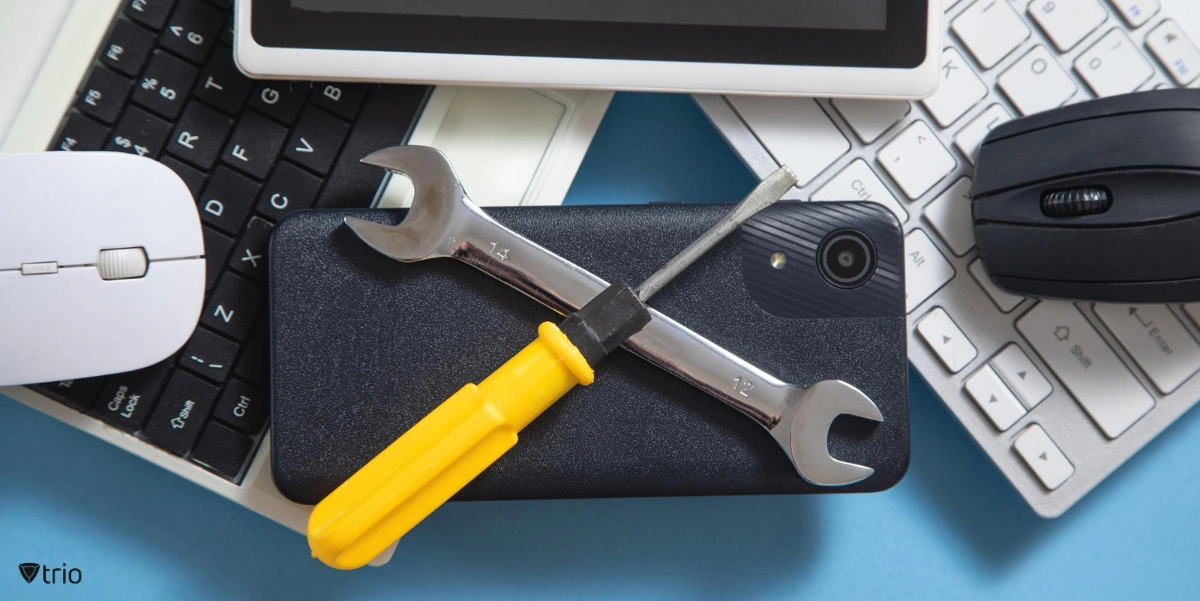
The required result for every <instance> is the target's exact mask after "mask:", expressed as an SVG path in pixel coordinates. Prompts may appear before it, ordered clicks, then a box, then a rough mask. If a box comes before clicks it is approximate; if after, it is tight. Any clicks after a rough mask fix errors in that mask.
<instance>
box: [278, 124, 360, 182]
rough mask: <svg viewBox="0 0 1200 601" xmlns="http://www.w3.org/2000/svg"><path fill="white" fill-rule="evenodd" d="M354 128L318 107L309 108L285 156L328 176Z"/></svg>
mask: <svg viewBox="0 0 1200 601" xmlns="http://www.w3.org/2000/svg"><path fill="white" fill-rule="evenodd" d="M349 131H350V126H349V125H348V124H346V122H345V121H342V120H341V119H338V118H337V117H334V116H332V115H330V114H329V113H326V112H325V111H322V110H320V109H317V108H313V107H309V108H308V109H307V110H305V111H304V115H302V116H301V117H300V123H298V124H296V127H294V128H293V129H292V136H291V137H290V138H288V142H287V145H286V146H284V150H283V156H285V157H287V158H289V159H291V160H293V161H295V162H297V163H299V164H300V165H303V166H305V167H308V168H309V169H312V170H313V171H316V172H317V173H320V174H321V175H325V174H327V173H329V168H330V167H331V166H332V165H333V160H334V159H335V158H337V153H338V150H340V149H341V147H342V142H344V141H345V140H346V133H347V132H349Z"/></svg>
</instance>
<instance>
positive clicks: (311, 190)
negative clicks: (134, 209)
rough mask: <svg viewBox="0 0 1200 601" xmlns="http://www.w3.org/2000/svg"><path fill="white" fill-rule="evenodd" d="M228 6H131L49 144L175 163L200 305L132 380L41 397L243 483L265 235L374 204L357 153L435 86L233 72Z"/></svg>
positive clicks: (172, 1)
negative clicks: (261, 77) (169, 351)
mask: <svg viewBox="0 0 1200 601" xmlns="http://www.w3.org/2000/svg"><path fill="white" fill-rule="evenodd" d="M230 12H231V2H230V1H229V0H225V1H220V0H128V1H127V2H126V6H125V8H124V11H123V12H122V14H120V15H118V16H117V18H116V19H115V20H114V22H113V24H112V28H111V30H110V33H109V35H108V39H107V41H106V42H105V43H104V44H102V45H101V47H100V51H99V53H98V54H97V57H96V60H95V61H94V64H93V66H92V68H91V71H90V72H89V73H88V75H87V76H86V77H85V79H84V83H83V86H82V88H81V89H80V92H79V95H78V99H77V101H76V102H75V105H74V106H73V108H72V109H71V110H70V111H69V112H68V114H67V115H66V116H65V117H64V119H63V124H62V127H61V129H60V131H59V134H58V136H57V138H56V140H55V142H54V144H53V145H52V147H51V150H75V151H80V150H109V151H119V152H129V153H136V154H139V155H142V156H146V157H150V158H154V159H157V160H159V161H160V162H162V163H163V164H165V165H167V166H168V167H170V168H171V169H173V170H174V171H175V172H176V173H178V174H179V176H180V177H181V178H182V179H183V181H184V182H185V183H186V184H187V186H188V188H189V189H190V190H191V191H192V195H193V196H195V198H196V202H197V205H198V207H199V210H200V216H201V220H202V222H203V228H204V246H205V254H206V256H207V268H208V272H207V273H208V282H207V293H206V298H205V303H204V312H203V313H202V315H201V318H200V326H199V327H197V328H196V331H195V333H194V334H193V335H192V337H191V339H190V340H189V341H188V343H187V344H186V345H185V346H184V348H183V349H182V350H181V351H180V352H179V353H178V354H177V355H176V356H174V357H172V358H171V359H169V360H167V361H164V362H162V363H159V364H157V365H153V366H150V367H147V368H145V369H140V370H138V371H134V372H129V373H124V374H116V375H110V376H104V377H97V378H87V379H82V380H72V381H64V382H52V383H46V384H38V385H35V386H33V387H32V388H33V389H35V390H37V391H39V392H42V393H44V394H46V395H47V396H50V397H51V398H54V399H55V400H57V401H60V402H62V403H64V404H66V405H68V406H70V407H73V408H75V409H77V410H79V411H82V412H84V413H86V414H88V415H91V416H94V417H96V418H98V419H101V420H103V421H104V422H106V423H108V424H110V425H112V426H114V427H116V428H119V429H121V430H124V431H126V432H128V433H130V434H132V435H134V436H137V437H138V438H141V439H142V440H144V441H146V442H148V443H150V444H153V445H155V446H157V447H159V448H162V449H164V450H166V451H169V452H171V453H174V454H176V455H179V456H181V457H184V458H187V459H190V460H191V461H193V462H195V463H197V464H199V465H201V466H203V467H205V468H207V469H208V470H210V471H212V472H214V473H216V474H218V475H220V476H222V477H224V478H227V479H229V480H231V481H233V482H240V481H241V478H242V476H243V474H244V472H245V469H246V467H247V464H248V463H249V461H248V460H249V458H250V457H251V456H253V453H254V450H255V449H256V448H257V447H258V443H259V441H261V440H262V437H263V435H264V433H265V431H266V423H267V414H268V391H267V385H268V366H267V361H268V354H267V318H266V315H265V313H266V310H265V307H266V294H267V289H266V282H267V279H266V274H267V268H268V266H267V240H268V237H269V236H270V233H271V228H272V227H273V226H274V224H275V222H277V221H278V220H280V219H282V218H283V217H284V216H286V215H288V214H289V213H291V212H293V211H297V210H301V209H308V208H312V207H329V208H348V207H365V206H368V205H369V204H370V203H371V201H372V200H373V199H374V196H375V192H376V190H377V188H378V187H379V184H380V183H381V181H382V176H381V174H380V173H379V172H378V170H376V169H373V168H370V167H367V166H364V165H362V164H360V163H359V162H358V160H359V159H360V158H361V157H363V156H365V155H366V154H368V153H370V152H371V151H374V150H377V149H379V148H383V147H386V146H392V145H396V144H401V143H403V142H404V141H405V140H407V139H408V135H409V133H410V132H411V128H412V125H413V124H414V123H415V121H416V118H417V116H418V115H419V114H420V111H421V109H422V107H423V106H424V103H425V98H426V97H427V95H428V92H429V88H427V87H425V86H400V85H369V84H356V83H326V82H320V83H309V82H282V81H255V80H251V79H248V78H246V77H245V76H244V75H242V74H241V73H240V72H239V71H238V70H237V68H236V67H235V66H234V63H233V49H232V47H231V43H232V30H231V29H230V28H231V26H232V20H231V17H230Z"/></svg>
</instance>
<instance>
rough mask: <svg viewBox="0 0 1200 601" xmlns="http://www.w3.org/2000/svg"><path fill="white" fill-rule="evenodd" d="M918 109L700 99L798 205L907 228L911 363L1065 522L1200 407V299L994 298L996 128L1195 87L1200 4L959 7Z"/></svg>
mask: <svg viewBox="0 0 1200 601" xmlns="http://www.w3.org/2000/svg"><path fill="white" fill-rule="evenodd" d="M944 8H945V11H946V15H945V27H946V31H947V33H946V38H945V40H946V41H945V50H944V55H943V57H942V83H941V87H940V88H939V89H938V92H937V93H936V94H934V95H933V96H932V97H930V98H926V99H925V100H922V101H919V102H911V103H910V102H906V101H897V100H846V99H835V100H827V99H817V100H813V99H806V98H758V97H725V96H697V97H696V99H697V101H698V102H699V104H700V106H701V107H702V108H703V109H704V111H705V112H706V113H707V114H708V116H709V118H710V119H712V121H713V123H714V124H716V126H717V127H718V128H719V129H720V130H721V132H722V134H724V136H725V137H726V139H727V140H729V142H730V144H731V145H732V146H733V147H734V149H735V150H737V152H738V153H739V154H740V155H741V156H742V158H743V159H744V160H745V161H746V163H747V165H749V166H750V168H751V169H752V170H753V171H754V172H755V173H756V174H757V175H759V176H760V177H762V176H766V175H767V174H768V173H770V172H771V171H773V170H775V169H776V168H777V166H778V165H779V164H780V163H787V164H788V165H790V166H791V167H792V168H793V169H795V170H796V172H797V174H798V175H799V176H800V180H801V184H800V186H799V189H798V190H795V191H793V192H792V193H791V194H790V195H789V197H792V198H806V199H810V200H814V201H838V200H871V201H875V202H879V203H881V204H883V205H885V206H886V207H888V209H890V210H891V211H892V212H893V213H895V215H896V217H897V218H898V219H899V220H900V221H901V223H903V224H904V228H905V231H906V233H907V235H906V238H905V253H906V254H907V257H908V261H907V264H906V265H907V285H906V288H907V308H908V312H909V320H908V321H909V328H910V332H911V338H910V341H909V358H910V360H911V361H912V363H913V365H914V366H915V367H916V368H917V370H918V371H920V373H921V375H922V376H924V378H925V379H926V380H927V381H928V382H929V384H930V386H931V387H932V388H933V389H934V390H935V391H936V392H937V394H938V395H939V396H940V397H941V398H942V400H943V401H944V402H945V403H946V405H947V406H948V407H949V408H950V410H951V411H952V412H953V413H954V415H955V416H956V417H957V418H958V419H959V421H961V422H962V424H963V426H964V427H966V429H967V431H968V432H970V433H971V435H972V436H973V437H974V438H975V439H976V440H977V441H978V442H979V444H980V446H982V447H983V449H984V451H985V452H987V454H988V455H989V456H990V457H991V458H992V460H993V461H994V462H995V463H996V465H997V466H998V467H999V468H1000V469H1001V471H1003V472H1004V474H1005V476H1007V477H1008V479H1009V480H1010V481H1011V482H1012V483H1013V485H1014V486H1015V487H1016V488H1017V490H1018V491H1019V492H1020V493H1021V495H1022V496H1023V497H1024V498H1025V499H1026V500H1027V501H1028V502H1029V504H1030V506H1031V507H1033V509H1034V510H1035V511H1036V512H1037V513H1038V514H1040V515H1043V516H1046V517H1054V516H1058V515H1060V514H1062V513H1063V512H1064V511H1066V510H1067V508H1069V507H1070V506H1071V505H1073V504H1074V503H1075V502H1076V501H1078V500H1079V499H1080V498H1081V497H1083V495H1084V494H1086V493H1087V492H1088V491H1090V490H1091V489H1092V488H1093V487H1095V486H1096V485H1097V484H1099V483H1100V481H1101V480H1103V479H1104V478H1105V477H1106V476H1108V474H1110V473H1111V472H1112V471H1113V470H1115V469H1116V468H1117V467H1118V466H1119V465H1120V464H1121V463H1123V462H1124V461H1125V460H1126V459H1128V458H1129V457H1130V456H1132V455H1133V454H1134V453H1135V452H1137V451H1138V449H1140V448H1141V447H1142V446H1143V445H1145V444H1146V443H1147V442H1149V441H1150V440H1151V439H1152V438H1154V437H1155V436H1156V435H1158V433H1159V432H1161V431H1162V430H1163V429H1164V428H1166V427H1167V426H1168V425H1170V424H1171V423H1172V422H1173V421H1175V419H1176V418H1178V417H1179V416H1180V415H1181V414H1182V413H1183V412H1184V411H1186V410H1187V409H1188V408H1190V407H1191V406H1192V405H1193V404H1195V403H1196V401H1197V400H1200V378H1197V377H1196V373H1197V371H1200V343H1198V342H1197V339H1198V338H1200V327H1198V324H1200V304H1197V305H1188V306H1130V305H1093V304H1091V303H1070V302H1063V301H1040V302H1039V301H1037V300H1035V299H1027V298H1023V297H1020V296H1016V295H1013V294H1009V293H1007V292H1005V291H1002V290H1000V289H998V288H996V287H995V285H994V284H992V282H991V281H990V280H988V278H987V274H986V273H985V272H984V271H983V268H982V264H981V262H980V260H979V258H978V251H977V250H976V249H975V237H974V234H973V231H972V227H971V210H970V202H969V195H970V188H971V177H972V175H973V169H974V155H975V153H976V151H977V150H978V148H979V145H980V142H981V141H982V140H983V138H984V136H986V135H987V133H988V132H989V131H991V129H992V128H994V127H996V126H997V125H999V124H1000V123H1003V122H1005V121H1008V120H1010V119H1013V118H1015V117H1018V116H1024V115H1028V114H1031V113H1035V112H1039V111H1044V110H1047V109H1051V108H1055V107H1059V106H1063V105H1065V104H1069V103H1073V102H1079V101H1082V100H1088V99H1092V98H1096V97H1102V96H1111V95H1115V94H1124V93H1128V92H1134V91H1141V90H1150V89H1155V88H1160V87H1172V86H1191V87H1200V46H1198V43H1200V0H1015V1H1013V0H945V2H944Z"/></svg>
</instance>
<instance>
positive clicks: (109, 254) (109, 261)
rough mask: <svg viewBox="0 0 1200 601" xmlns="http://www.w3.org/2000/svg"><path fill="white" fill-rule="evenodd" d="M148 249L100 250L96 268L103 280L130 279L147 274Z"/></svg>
mask: <svg viewBox="0 0 1200 601" xmlns="http://www.w3.org/2000/svg"><path fill="white" fill-rule="evenodd" d="M146 264H147V261H146V250H145V249H143V248H142V247H140V246H138V247H135V248H111V249H108V250H102V251H100V258H99V259H98V260H97V261H96V269H97V270H98V271H99V272H100V279H102V280H128V279H133V278H140V277H142V276H144V275H146Z"/></svg>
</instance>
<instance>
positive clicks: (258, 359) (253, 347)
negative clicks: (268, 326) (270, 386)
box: [233, 336, 270, 387]
mask: <svg viewBox="0 0 1200 601" xmlns="http://www.w3.org/2000/svg"><path fill="white" fill-rule="evenodd" d="M269 357H270V355H269V354H268V351H267V339H266V338H265V337H263V336H252V337H251V338H250V341H249V342H247V343H246V352H244V353H242V356H241V358H240V359H238V363H237V368H236V369H235V370H234V372H233V373H234V375H235V376H237V377H239V378H242V379H243V380H247V381H250V382H253V383H255V384H258V385H259V386H264V387H265V386H266V385H267V374H268V373H270V366H269V365H268V363H267V362H268V359H269Z"/></svg>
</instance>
